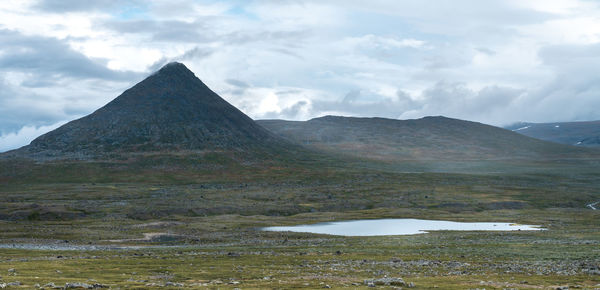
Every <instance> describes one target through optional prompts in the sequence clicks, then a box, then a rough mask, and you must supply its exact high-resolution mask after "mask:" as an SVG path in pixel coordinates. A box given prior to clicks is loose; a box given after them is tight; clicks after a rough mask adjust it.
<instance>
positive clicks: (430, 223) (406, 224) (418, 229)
mask: <svg viewBox="0 0 600 290" xmlns="http://www.w3.org/2000/svg"><path fill="white" fill-rule="evenodd" d="M263 230H265V231H277V232H288V231H289V232H299V233H314V234H328V235H337V236H388V235H414V234H422V233H427V232H429V231H539V230H542V228H540V227H538V226H534V225H520V224H512V223H495V222H485V223H479V222H468V223H467V222H453V221H440V220H421V219H377V220H352V221H341V222H329V223H318V224H312V225H298V226H289V227H267V228H263Z"/></svg>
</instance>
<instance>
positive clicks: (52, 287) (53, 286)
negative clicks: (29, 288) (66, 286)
mask: <svg viewBox="0 0 600 290" xmlns="http://www.w3.org/2000/svg"><path fill="white" fill-rule="evenodd" d="M42 287H43V288H49V289H62V288H63V287H61V286H56V285H55V284H54V283H52V282H50V283H46V285H44V286H42Z"/></svg>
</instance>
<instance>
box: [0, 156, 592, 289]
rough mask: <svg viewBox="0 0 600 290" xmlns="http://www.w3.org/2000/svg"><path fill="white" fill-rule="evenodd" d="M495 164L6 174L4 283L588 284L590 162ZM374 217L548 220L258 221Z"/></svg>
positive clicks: (1, 226) (0, 228) (0, 203)
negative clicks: (396, 228)
mask: <svg viewBox="0 0 600 290" xmlns="http://www.w3.org/2000/svg"><path fill="white" fill-rule="evenodd" d="M353 168H356V167H353ZM498 168H507V167H506V166H504V165H502V166H500V167H499V166H496V167H494V170H493V171H494V172H488V173H485V172H483V173H482V172H471V173H468V172H466V173H443V172H438V173H435V172H430V173H426V172H419V173H414V172H413V173H408V172H401V170H390V169H389V168H386V169H385V170H379V169H377V168H375V169H374V168H369V169H365V168H363V169H360V170H356V169H319V170H320V171H319V170H306V171H304V170H295V171H294V170H292V171H285V170H283V171H281V170H280V169H269V170H267V171H266V173H265V172H258V173H256V172H255V173H248V174H247V175H245V177H244V180H240V177H239V172H236V173H235V175H233V174H232V173H226V172H224V173H223V174H222V175H213V177H211V178H212V179H209V180H207V179H204V180H200V179H198V177H197V176H187V177H185V178H188V180H181V179H178V178H179V177H177V178H176V177H160V178H167V179H152V180H150V181H135V182H126V181H125V180H124V179H129V180H130V179H131V177H130V176H128V177H127V178H123V180H122V179H119V178H114V176H113V177H111V178H105V177H101V178H100V177H99V179H98V180H94V181H93V182H91V181H88V182H83V181H81V180H63V181H60V182H48V181H47V180H43V179H40V180H41V181H38V182H33V181H32V182H7V183H5V184H4V185H3V186H2V187H1V188H0V193H1V194H0V215H2V221H0V276H1V277H2V278H1V279H0V286H2V285H5V286H7V287H21V288H32V287H34V286H36V285H40V286H44V285H47V286H45V288H50V287H51V286H52V284H48V283H53V284H54V285H56V286H57V287H58V286H60V287H64V286H65V285H66V283H85V284H86V285H83V284H79V286H90V287H93V286H94V284H97V285H96V286H98V287H99V286H107V287H111V288H150V287H160V286H164V287H170V288H192V287H208V288H211V289H233V288H240V289H252V288H255V289H259V288H261V289H264V288H274V289H286V288H307V289H315V288H329V287H331V288H349V289H360V288H365V289H366V288H370V287H369V285H368V284H369V283H373V284H375V285H374V286H376V287H404V288H408V287H413V286H414V288H415V289H430V288H438V289H476V288H479V289H482V288H485V289H511V288H515V289H529V288H531V289H556V288H557V287H559V286H569V287H571V288H577V287H579V288H583V289H594V288H600V224H599V223H598V220H599V218H600V211H597V210H596V211H595V210H592V209H590V208H589V207H586V205H587V204H589V203H591V202H594V201H596V200H598V199H600V195H599V192H598V189H599V188H600V175H599V173H598V171H597V170H596V166H595V165H589V166H587V167H586V166H581V165H579V164H577V165H570V164H567V165H564V164H563V165H560V166H559V165H554V167H549V166H543V165H536V166H535V167H518V170H517V169H515V171H504V172H501V173H498V172H497V170H498ZM515 168H517V167H515ZM524 168H525V169H524ZM527 168H529V169H527ZM90 170H91V169H90ZM228 174H230V175H228ZM175 175H177V176H180V174H177V172H176V173H175ZM148 176H149V175H146V177H148ZM201 176H204V177H205V176H207V175H206V174H201ZM102 178H105V180H102ZM157 178H158V177H157ZM19 180H21V179H19ZM169 180H171V181H170V182H169ZM374 218H422V219H440V220H454V221H495V222H516V223H522V224H534V225H541V226H543V227H545V228H547V229H548V230H545V231H516V232H451V231H439V232H432V233H428V234H420V235H410V236H382V237H340V236H328V235H316V234H303V233H280V232H264V231H260V228H261V227H265V226H277V225H295V224H307V223H316V222H324V221H333V220H338V221H339V220H350V219H374ZM395 278H402V279H403V280H402V281H400V280H398V279H395ZM365 280H368V281H365ZM17 281H18V284H19V285H17V283H16V282H17ZM390 282H391V283H392V284H394V285H387V286H386V285H378V284H380V283H381V284H385V283H390ZM11 283H12V284H11ZM72 286H74V285H72Z"/></svg>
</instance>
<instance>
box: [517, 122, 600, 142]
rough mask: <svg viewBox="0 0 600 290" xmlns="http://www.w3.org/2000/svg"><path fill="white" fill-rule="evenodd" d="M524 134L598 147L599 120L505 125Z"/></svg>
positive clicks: (553, 140)
mask: <svg viewBox="0 0 600 290" xmlns="http://www.w3.org/2000/svg"><path fill="white" fill-rule="evenodd" d="M506 129H509V130H512V131H514V132H517V133H519V134H523V135H525V136H529V137H533V138H536V139H540V140H545V141H550V142H556V143H561V144H568V145H574V146H582V147H600V121H587V122H556V123H525V122H521V123H516V124H513V125H510V126H507V127H506Z"/></svg>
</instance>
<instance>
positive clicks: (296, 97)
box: [0, 0, 600, 133]
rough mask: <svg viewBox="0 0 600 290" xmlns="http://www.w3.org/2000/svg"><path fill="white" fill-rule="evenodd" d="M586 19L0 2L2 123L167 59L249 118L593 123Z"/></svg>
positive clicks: (502, 0)
mask: <svg viewBox="0 0 600 290" xmlns="http://www.w3.org/2000/svg"><path fill="white" fill-rule="evenodd" d="M31 3H32V4H31ZM30 4H31V5H30ZM598 15H600V3H597V2H594V1H580V0H572V1H562V0H556V1H554V0H548V1H542V0H532V1H518V0H489V1H478V0H456V1H436V0H423V1H404V0H373V1H369V2H368V3H367V2H365V1H358V0H343V1H342V0H332V1H316V0H294V1H204V0H200V1H196V0H175V1H167V0H153V1H143V2H142V1H138V0H125V1H111V0H99V1H93V3H92V2H90V1H73V0H66V1H54V0H48V1H33V2H19V1H17V2H7V3H3V2H0V43H2V46H0V78H1V80H2V82H0V89H2V91H1V92H0V132H4V133H6V132H15V131H17V130H19V129H20V128H21V127H23V126H25V125H29V126H42V125H48V124H52V123H54V122H57V121H59V120H65V119H70V118H72V117H74V116H76V115H81V114H85V113H88V112H91V111H92V110H93V109H95V108H97V107H99V106H101V105H103V104H104V103H105V102H106V101H108V100H110V98H112V97H114V96H116V95H118V93H120V91H122V90H123V89H125V88H126V87H128V86H130V85H132V84H133V82H134V81H137V80H141V79H142V77H143V76H144V75H145V74H147V73H149V72H150V71H154V70H157V69H159V68H160V67H161V66H162V65H164V64H165V63H167V62H170V61H181V62H184V63H185V64H186V65H187V66H188V67H189V68H190V69H191V70H192V71H194V72H195V73H196V75H197V76H198V77H200V78H201V79H202V81H203V82H205V83H206V84H207V85H208V86H209V87H211V89H213V90H214V91H215V92H217V93H219V94H220V95H222V96H223V97H224V98H225V99H226V100H227V101H229V102H231V103H232V104H234V105H235V106H238V107H239V108H240V109H242V110H243V111H244V112H246V113H247V114H248V115H250V116H251V117H253V118H264V117H269V118H291V119H295V120H299V119H304V118H312V117H317V116H319V115H322V114H343V115H354V116H380V117H390V118H418V117H422V116H425V115H447V116H450V117H456V118H463V119H470V120H477V121H481V122H485V123H491V124H496V125H499V124H503V123H510V122H514V121H520V120H522V121H559V120H560V121H568V120H582V119H600V112H599V111H598V110H594V108H597V107H598V105H599V103H598V101H597V100H598V99H600V98H597V96H598V94H599V93H600V90H598V85H597V84H598V83H600V82H599V81H598V77H596V76H598V75H600V74H599V73H600V71H599V70H598V69H597V68H596V67H600V53H599V52H600V49H599V48H598V43H600V29H599V27H600V20H599V19H600V18H598ZM2 27H4V29H3V28H2Z"/></svg>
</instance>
